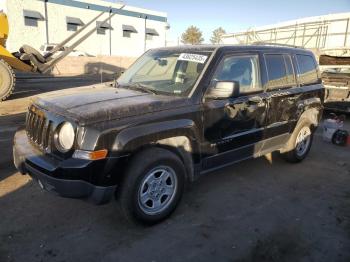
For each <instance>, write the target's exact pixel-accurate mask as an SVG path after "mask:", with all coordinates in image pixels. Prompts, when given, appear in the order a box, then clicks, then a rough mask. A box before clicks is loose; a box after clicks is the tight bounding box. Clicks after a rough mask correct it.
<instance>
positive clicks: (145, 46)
mask: <svg viewBox="0 0 350 262" xmlns="http://www.w3.org/2000/svg"><path fill="white" fill-rule="evenodd" d="M146 26H147V15H146V16H145V36H144V37H145V38H144V40H145V45H144V47H143V51H144V52H146V48H147V34H146V32H147V27H146Z"/></svg>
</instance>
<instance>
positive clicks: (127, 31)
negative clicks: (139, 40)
mask: <svg viewBox="0 0 350 262" xmlns="http://www.w3.org/2000/svg"><path fill="white" fill-rule="evenodd" d="M122 28H123V37H127V38H130V37H131V34H132V33H137V30H136V29H135V27H133V26H132V25H122Z"/></svg>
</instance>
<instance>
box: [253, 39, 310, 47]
mask: <svg viewBox="0 0 350 262" xmlns="http://www.w3.org/2000/svg"><path fill="white" fill-rule="evenodd" d="M252 45H272V46H285V47H293V48H302V49H305V48H304V47H302V46H297V45H289V44H279V43H270V42H262V41H258V42H253V43H252Z"/></svg>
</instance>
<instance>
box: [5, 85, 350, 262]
mask: <svg viewBox="0 0 350 262" xmlns="http://www.w3.org/2000/svg"><path fill="white" fill-rule="evenodd" d="M94 81H95V80H92V79H89V80H82V79H80V80H79V79H61V80H60V81H58V82H57V81H56V82H52V81H51V80H49V79H48V80H42V81H41V82H40V83H39V84H35V85H34V82H31V81H30V80H21V81H20V82H19V84H18V85H19V88H18V89H17V94H15V95H14V96H13V98H12V100H9V101H6V102H4V103H1V104H0V115H1V116H0V153H1V154H0V261H85V262H87V261H132V262H134V261H235V262H253V261H269V262H275V261H278V262H280V261H293V262H295V261H327V262H329V261H350V187H349V185H350V162H349V159H350V147H347V148H344V147H337V146H334V145H331V144H328V143H325V142H323V141H322V138H321V134H320V130H319V131H318V133H317V134H316V135H315V139H314V145H313V147H312V150H311V152H310V155H309V157H308V158H307V159H306V160H305V161H304V162H303V163H301V164H294V165H292V164H288V163H285V162H284V161H282V160H281V159H280V158H279V157H277V156H274V157H273V159H272V163H271V162H269V161H267V160H266V159H265V158H259V159H255V160H249V161H245V162H242V163H240V164H237V165H235V166H232V167H230V168H226V169H224V170H221V171H218V172H215V173H211V174H209V175H207V176H204V177H202V178H201V179H200V180H198V181H197V182H196V183H194V184H193V185H191V186H189V188H188V190H187V192H186V194H185V196H184V198H183V200H182V202H181V204H180V206H179V208H178V209H177V210H176V212H175V213H174V214H173V215H172V216H171V217H170V218H169V219H168V220H167V221H165V222H164V223H162V224H159V225H156V226H153V227H149V228H144V227H141V226H136V225H131V224H128V223H126V222H125V221H124V220H123V218H122V217H121V215H120V214H119V212H118V208H117V206H116V204H115V203H114V202H112V203H109V204H107V205H104V206H94V205H91V204H88V203H85V202H82V201H80V200H72V199H63V198H60V197H56V196H53V195H51V194H49V193H46V192H43V191H42V190H40V188H39V186H38V185H36V184H35V183H33V182H32V181H31V180H30V179H29V177H28V176H22V175H20V174H18V173H17V172H16V170H15V168H14V167H13V164H12V162H11V161H12V159H11V158H12V156H11V154H12V151H11V150H12V149H11V144H12V136H13V134H14V131H15V130H16V128H17V127H19V126H21V125H22V124H23V121H24V113H23V112H24V111H25V108H26V104H27V103H28V96H29V95H32V94H36V93H40V92H45V91H49V90H54V89H57V88H67V87H72V86H74V85H82V84H92V83H93V82H94ZM34 86H35V88H34ZM28 90H33V91H31V92H27V91H28ZM349 117H350V116H348V118H349ZM347 128H348V130H350V121H348V122H347Z"/></svg>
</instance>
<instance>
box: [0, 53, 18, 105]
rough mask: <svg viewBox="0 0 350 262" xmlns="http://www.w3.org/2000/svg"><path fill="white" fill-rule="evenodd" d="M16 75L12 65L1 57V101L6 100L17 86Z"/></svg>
mask: <svg viewBox="0 0 350 262" xmlns="http://www.w3.org/2000/svg"><path fill="white" fill-rule="evenodd" d="M15 83H16V77H15V73H14V71H13V69H12V68H11V66H10V65H9V64H8V63H6V62H5V61H4V60H3V59H0V101H2V100H6V98H8V97H9V96H10V95H11V94H12V92H13V89H14V88H15Z"/></svg>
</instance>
